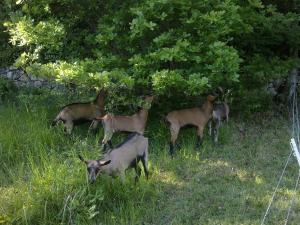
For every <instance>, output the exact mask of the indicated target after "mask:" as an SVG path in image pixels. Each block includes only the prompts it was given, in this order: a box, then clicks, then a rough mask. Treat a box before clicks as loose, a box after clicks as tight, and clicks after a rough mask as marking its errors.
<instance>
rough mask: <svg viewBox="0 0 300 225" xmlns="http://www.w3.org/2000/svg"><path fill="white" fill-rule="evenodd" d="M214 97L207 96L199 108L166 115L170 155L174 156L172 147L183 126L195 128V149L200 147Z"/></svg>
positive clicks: (176, 111)
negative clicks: (169, 136)
mask: <svg viewBox="0 0 300 225" xmlns="http://www.w3.org/2000/svg"><path fill="white" fill-rule="evenodd" d="M215 99H216V96H213V95H208V96H207V98H206V101H205V102H204V104H203V105H202V106H201V108H200V107H196V108H190V109H181V110H175V111H172V112H170V113H168V115H167V117H166V120H167V121H168V122H169V123H170V132H171V142H170V154H171V155H173V154H174V147H175V143H176V140H177V137H178V133H179V130H180V128H181V127H183V126H185V125H194V126H196V127H197V136H198V140H197V144H196V148H199V147H200V146H201V142H202V138H203V131H204V128H205V125H206V124H207V122H208V121H209V119H210V118H211V114H212V110H213V102H214V100H215Z"/></svg>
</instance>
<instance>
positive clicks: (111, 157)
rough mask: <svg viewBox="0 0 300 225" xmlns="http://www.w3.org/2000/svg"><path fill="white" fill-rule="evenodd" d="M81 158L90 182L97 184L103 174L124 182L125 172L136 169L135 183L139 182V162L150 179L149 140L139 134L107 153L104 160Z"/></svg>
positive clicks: (131, 136) (134, 134) (132, 135)
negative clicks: (118, 178) (118, 176)
mask: <svg viewBox="0 0 300 225" xmlns="http://www.w3.org/2000/svg"><path fill="white" fill-rule="evenodd" d="M79 158H80V160H81V161H83V162H84V163H85V164H86V166H87V170H88V175H89V180H90V182H95V180H96V178H97V176H98V175H99V174H101V173H102V172H103V173H106V174H108V175H111V176H117V175H120V176H121V180H122V182H124V181H125V170H127V169H129V168H134V169H135V172H136V177H135V181H138V179H139V177H140V175H141V168H140V167H139V165H138V163H139V161H142V164H143V167H144V172H145V175H146V178H147V179H148V175H149V172H148V138H146V137H144V136H143V135H141V134H138V133H133V134H131V135H130V136H129V137H128V139H127V140H125V141H124V142H123V143H121V144H120V145H118V146H116V147H115V148H114V149H113V150H111V151H109V152H108V153H106V154H105V155H104V158H103V159H102V160H84V159H83V157H82V156H80V155H79Z"/></svg>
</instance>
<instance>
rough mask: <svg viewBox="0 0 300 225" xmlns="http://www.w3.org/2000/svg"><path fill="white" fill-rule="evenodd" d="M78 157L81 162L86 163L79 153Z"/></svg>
mask: <svg viewBox="0 0 300 225" xmlns="http://www.w3.org/2000/svg"><path fill="white" fill-rule="evenodd" d="M78 158H79V159H80V160H81V161H82V162H84V163H87V161H86V160H84V159H83V157H82V156H81V155H78Z"/></svg>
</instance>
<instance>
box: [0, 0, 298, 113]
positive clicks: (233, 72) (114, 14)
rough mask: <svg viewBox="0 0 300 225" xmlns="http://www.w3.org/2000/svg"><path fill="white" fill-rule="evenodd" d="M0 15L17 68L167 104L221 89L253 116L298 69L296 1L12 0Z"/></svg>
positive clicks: (8, 1) (5, 3)
mask: <svg viewBox="0 0 300 225" xmlns="http://www.w3.org/2000/svg"><path fill="white" fill-rule="evenodd" d="M0 7H1V8H3V9H5V10H3V11H4V12H5V13H4V14H3V15H2V17H1V18H0V19H1V21H3V22H4V23H3V24H2V25H1V26H3V25H5V27H6V30H7V31H8V34H9V41H10V43H11V44H12V45H13V46H15V48H16V49H17V50H18V52H19V53H20V54H19V56H18V57H17V58H16V60H15V66H17V67H21V68H23V69H25V70H26V71H27V72H28V73H31V74H34V75H38V76H45V77H51V78H54V79H56V80H58V81H62V82H64V83H67V84H78V85H80V86H83V87H86V88H101V87H107V88H109V89H110V90H113V92H114V93H120V92H122V90H123V92H128V91H129V90H132V93H133V94H135V95H140V94H145V93H146V92H149V91H154V93H155V94H156V95H160V96H161V99H167V98H172V97H176V96H177V97H178V96H180V97H190V96H197V95H199V94H202V93H204V92H207V91H211V90H212V89H214V88H215V87H217V86H223V87H225V88H226V89H233V90H234V91H232V92H231V93H233V96H234V99H233V100H235V101H236V102H240V104H241V103H243V104H244V105H240V104H239V105H240V106H246V108H247V107H249V108H251V109H257V108H259V107H261V106H262V104H263V103H264V102H265V101H266V99H268V98H270V97H271V94H270V93H269V92H268V91H267V86H268V85H269V84H270V82H273V81H275V80H278V79H282V78H284V77H286V76H287V74H288V71H289V70H290V69H291V68H293V67H295V66H298V65H299V60H298V47H299V45H300V38H299V36H300V26H299V20H300V19H299V18H300V16H299V14H300V8H299V3H298V0H294V1H288V2H282V1H276V0H272V1H260V0H248V1H236V0H226V1H223V0H205V1H198V0H192V1H191V0H143V1H133V0H126V1H121V2H120V1H116V0H112V1H100V0H31V1H29V0H18V1H14V0H6V1H4V3H2V4H1V6H0ZM0 29H1V30H3V29H4V28H3V27H0ZM6 35H7V33H6ZM6 35H4V36H3V37H2V36H0V38H2V39H3V40H4V39H5V40H7V41H8V37H7V36H6ZM7 48H11V46H9V47H7ZM3 54H4V55H5V54H7V52H6V51H5V50H4V51H2V52H1V55H3ZM124 90H125V91H124ZM163 96H164V97H165V98H163ZM162 102H163V101H162Z"/></svg>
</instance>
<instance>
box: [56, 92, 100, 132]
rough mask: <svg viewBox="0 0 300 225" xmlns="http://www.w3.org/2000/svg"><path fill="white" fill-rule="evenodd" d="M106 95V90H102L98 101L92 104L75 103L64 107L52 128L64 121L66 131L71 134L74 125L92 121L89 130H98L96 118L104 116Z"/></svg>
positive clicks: (97, 98)
mask: <svg viewBox="0 0 300 225" xmlns="http://www.w3.org/2000/svg"><path fill="white" fill-rule="evenodd" d="M105 93H106V92H105V91H104V90H101V91H100V92H99V94H98V95H97V97H96V99H95V100H94V101H92V102H86V103H73V104H70V105H66V106H64V107H63V108H62V109H61V110H60V112H59V113H58V115H57V116H56V118H55V119H54V120H53V122H52V126H55V125H56V124H57V123H58V122H59V121H62V122H63V123H64V126H65V131H66V132H67V133H68V134H71V133H72V130H73V127H74V125H77V124H79V123H81V122H86V121H92V123H91V125H90V128H89V129H91V128H92V129H96V128H97V125H98V123H99V121H97V120H95V118H96V117H99V116H102V115H104V97H105Z"/></svg>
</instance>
